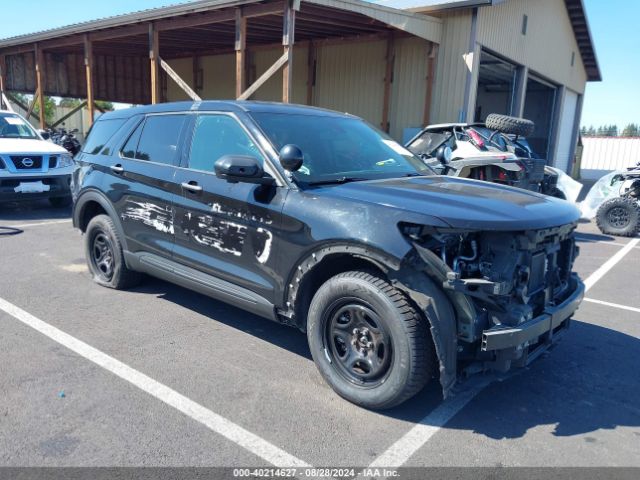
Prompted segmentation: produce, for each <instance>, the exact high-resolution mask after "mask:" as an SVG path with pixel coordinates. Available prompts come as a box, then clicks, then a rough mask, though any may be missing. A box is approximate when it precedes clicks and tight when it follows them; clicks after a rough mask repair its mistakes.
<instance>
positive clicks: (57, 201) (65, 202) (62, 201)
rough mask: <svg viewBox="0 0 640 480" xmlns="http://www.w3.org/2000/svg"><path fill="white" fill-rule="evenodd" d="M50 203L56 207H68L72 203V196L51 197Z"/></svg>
mask: <svg viewBox="0 0 640 480" xmlns="http://www.w3.org/2000/svg"><path fill="white" fill-rule="evenodd" d="M49 203H50V204H51V206H53V207H55V208H62V207H68V206H69V205H71V196H66V197H51V198H50V199H49Z"/></svg>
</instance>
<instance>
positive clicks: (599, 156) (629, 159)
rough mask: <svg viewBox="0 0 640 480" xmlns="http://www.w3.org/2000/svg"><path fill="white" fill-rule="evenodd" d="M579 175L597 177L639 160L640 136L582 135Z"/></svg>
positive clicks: (586, 177)
mask: <svg viewBox="0 0 640 480" xmlns="http://www.w3.org/2000/svg"><path fill="white" fill-rule="evenodd" d="M582 145H583V150H582V161H581V164H580V176H581V177H582V178H584V179H591V180H593V179H597V178H600V177H601V176H602V175H605V174H606V173H609V172H611V171H614V170H624V169H626V168H628V167H633V166H634V165H636V164H637V163H638V162H640V138H612V137H583V138H582Z"/></svg>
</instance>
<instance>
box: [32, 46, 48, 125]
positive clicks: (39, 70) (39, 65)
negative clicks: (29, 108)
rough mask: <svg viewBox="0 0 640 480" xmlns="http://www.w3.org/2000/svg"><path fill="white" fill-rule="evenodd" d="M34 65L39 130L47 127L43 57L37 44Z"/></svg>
mask: <svg viewBox="0 0 640 480" xmlns="http://www.w3.org/2000/svg"><path fill="white" fill-rule="evenodd" d="M35 63H36V87H37V89H38V91H37V101H38V108H39V110H40V112H39V117H40V128H42V129H44V128H46V126H47V122H46V119H45V112H44V82H45V77H44V56H43V55H42V49H41V48H40V46H39V45H37V44H36V50H35ZM35 100H36V99H35V98H34V101H35Z"/></svg>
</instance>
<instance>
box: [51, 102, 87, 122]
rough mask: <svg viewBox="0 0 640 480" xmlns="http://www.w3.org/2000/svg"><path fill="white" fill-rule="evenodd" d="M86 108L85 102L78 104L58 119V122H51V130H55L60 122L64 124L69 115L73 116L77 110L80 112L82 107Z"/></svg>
mask: <svg viewBox="0 0 640 480" xmlns="http://www.w3.org/2000/svg"><path fill="white" fill-rule="evenodd" d="M86 106H87V101H86V100H85V101H83V102H82V103H80V104H79V105H78V106H76V107H73V109H72V110H71V111H70V112H69V113H67V114H66V115H64V116H63V117H62V118H59V119H58V120H56V121H55V122H53V123H52V124H51V128H56V127H57V126H58V125H60V124H61V123H62V122H64V121H65V120H66V119H68V118H69V117H70V116H71V115H73V114H74V113H76V112H77V111H78V110H82V109H83V108H84V107H86Z"/></svg>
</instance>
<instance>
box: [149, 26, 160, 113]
mask: <svg viewBox="0 0 640 480" xmlns="http://www.w3.org/2000/svg"><path fill="white" fill-rule="evenodd" d="M159 58H160V36H159V32H158V30H157V29H156V28H155V27H154V25H153V23H150V24H149V63H150V64H151V103H152V104H156V103H158V102H160V69H159V68H158V59H159Z"/></svg>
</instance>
